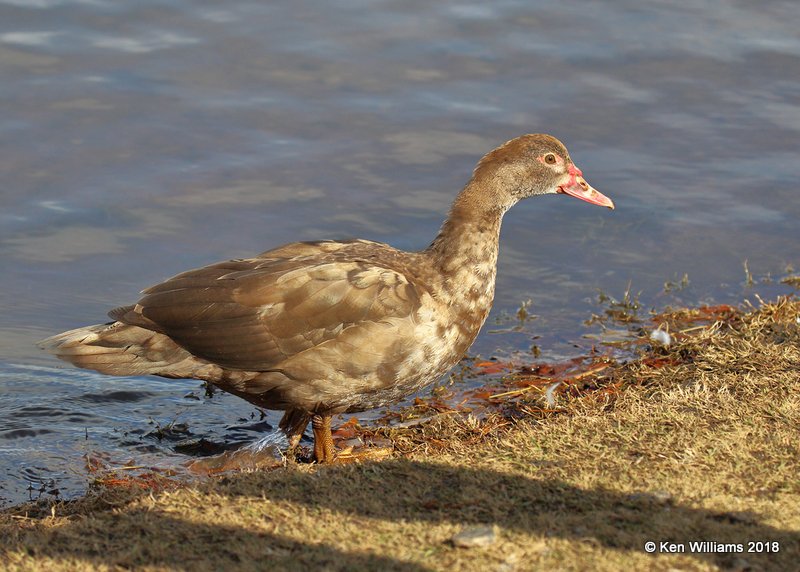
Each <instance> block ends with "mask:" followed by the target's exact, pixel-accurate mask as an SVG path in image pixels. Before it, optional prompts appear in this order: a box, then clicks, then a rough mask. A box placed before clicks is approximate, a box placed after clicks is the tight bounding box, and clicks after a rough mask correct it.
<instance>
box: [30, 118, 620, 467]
mask: <svg viewBox="0 0 800 572" xmlns="http://www.w3.org/2000/svg"><path fill="white" fill-rule="evenodd" d="M558 194H563V195H567V196H571V197H575V198H578V199H581V200H583V201H586V202H587V203H590V204H593V205H598V206H602V207H607V208H609V209H613V208H614V203H613V202H612V201H611V199H609V198H608V197H606V196H605V195H603V194H601V193H600V192H599V191H597V190H595V189H594V188H593V187H592V186H591V185H589V184H588V183H587V182H586V179H585V178H584V176H583V173H582V172H581V170H580V169H579V168H578V167H577V166H576V165H575V164H574V163H573V161H572V159H571V157H570V155H569V152H568V151H567V148H566V147H565V146H564V144H563V143H561V142H560V141H559V140H558V139H556V138H555V137H553V136H551V135H547V134H541V133H537V134H527V135H522V136H520V137H517V138H515V139H512V140H510V141H507V142H506V143H504V144H502V145H500V146H499V147H497V148H496V149H494V150H492V151H490V152H489V153H487V154H486V155H485V156H484V157H483V158H481V159H480V161H478V163H477V166H476V167H475V169H474V171H473V173H472V176H471V177H470V179H469V180H468V182H467V183H466V185H465V186H464V187H463V188H462V190H461V191H460V192H459V193H458V195H457V196H456V198H455V200H454V201H453V203H452V207H451V208H450V211H449V214H448V216H447V218H446V220H445V221H444V223H443V224H442V226H441V228H440V230H439V232H438V234H437V235H436V237H435V238H434V239H433V241H432V242H431V243H430V245H429V246H428V247H427V248H425V249H423V250H420V251H417V252H405V251H401V250H398V249H396V248H393V247H391V246H389V245H387V244H383V243H379V242H373V241H369V240H360V239H357V240H321V241H314V242H295V243H291V244H286V245H283V246H279V247H277V248H274V249H272V250H267V251H266V252H262V253H261V254H258V255H257V256H252V257H250V258H237V259H233V260H228V261H224V262H219V263H216V264H211V265H209V266H204V267H202V268H198V269H194V270H189V271H187V272H183V273H181V274H178V275H176V276H173V277H172V278H169V279H168V280H165V281H164V282H161V283H160V284H156V285H155V286H151V287H149V288H147V289H145V290H143V291H142V292H141V294H142V297H141V298H140V299H139V300H138V302H136V303H135V304H132V305H127V306H121V307H119V308H116V309H114V310H111V311H110V312H109V313H108V316H109V317H110V318H111V320H112V321H110V322H106V323H103V324H96V325H92V326H86V327H80V328H77V329H74V330H70V331H68V332H64V333H61V334H58V335H55V336H52V337H50V338H47V339H46V340H43V341H42V342H40V346H41V347H43V348H44V349H47V350H49V351H50V352H52V353H53V354H55V355H56V356H57V357H58V358H60V359H62V360H65V361H67V362H70V363H72V364H74V365H75V366H78V367H80V368H86V369H90V370H94V371H97V372H100V373H103V374H108V375H113V376H144V375H155V376H160V377H165V378H176V379H177V378H190V379H198V380H203V381H206V382H209V383H211V384H213V385H214V386H216V387H218V388H220V389H222V390H224V391H226V392H229V393H231V394H233V395H236V396H238V397H241V398H243V399H245V400H247V401H248V402H250V403H252V404H253V405H255V406H257V407H260V408H263V409H270V410H281V411H283V412H284V413H283V417H282V418H281V421H280V424H279V427H280V429H282V430H283V431H284V432H285V434H286V437H287V439H288V443H289V450H290V451H294V450H295V449H296V448H297V447H298V445H299V442H300V439H301V437H302V436H303V435H304V433H305V431H306V428H307V426H308V424H309V422H310V423H311V425H312V430H313V437H314V446H313V455H314V460H315V461H316V462H317V463H331V462H333V461H334V460H335V458H336V454H335V448H334V444H333V439H332V435H331V419H332V416H333V415H337V414H343V413H355V412H360V411H365V410H368V409H374V408H378V407H384V406H387V405H389V404H392V403H396V402H398V401H400V400H402V399H403V398H404V397H406V396H408V395H410V394H413V393H414V392H417V391H419V390H421V389H422V388H424V387H425V386H427V385H429V384H431V383H433V382H434V381H436V380H437V379H439V378H440V377H441V376H443V375H444V374H445V373H446V372H447V371H448V370H450V369H451V368H452V367H453V366H454V365H455V364H456V363H457V362H458V361H459V360H460V359H461V358H462V357H463V356H464V355H465V353H466V351H467V350H468V349H469V347H470V345H471V344H472V342H473V341H474V340H475V338H476V336H477V335H478V332H479V331H480V329H481V327H482V326H483V323H484V322H485V320H486V317H487V315H488V314H489V311H490V309H491V307H492V302H493V299H494V291H495V276H496V270H497V257H498V249H499V241H500V226H501V223H502V220H503V216H504V215H505V213H506V212H507V211H508V210H509V209H510V208H511V207H512V206H514V205H515V204H516V203H518V202H519V201H520V200H523V199H526V198H529V197H534V196H540V195H558Z"/></svg>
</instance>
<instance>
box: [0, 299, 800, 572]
mask: <svg viewBox="0 0 800 572" xmlns="http://www.w3.org/2000/svg"><path fill="white" fill-rule="evenodd" d="M799 320H800V302H798V301H797V300H794V299H781V300H779V301H778V302H776V303H773V304H765V305H763V306H762V307H761V308H759V309H753V308H751V309H750V310H749V311H745V310H740V309H736V308H731V307H729V306H717V307H710V308H709V307H707V308H700V309H695V310H680V311H674V312H669V313H665V314H661V315H658V316H655V317H654V318H653V321H652V323H651V324H649V325H648V327H649V329H651V330H652V328H654V327H656V326H658V327H660V328H662V329H663V330H664V331H669V332H670V334H671V338H672V341H671V343H670V345H669V346H668V347H664V346H661V345H655V344H651V342H650V340H649V338H648V337H647V336H646V335H643V336H642V337H641V338H639V339H635V340H633V341H631V342H630V344H629V346H628V347H627V348H626V351H628V352H629V354H628V355H629V356H633V357H629V358H627V359H626V360H624V361H621V358H620V354H615V355H616V358H615V357H612V356H611V355H610V354H607V353H604V351H603V350H602V346H600V350H598V351H597V352H596V353H594V354H593V355H590V356H587V357H586V358H583V359H580V360H573V361H571V362H568V363H565V364H555V365H553V364H544V363H542V364H533V365H528V366H526V367H524V368H519V367H516V368H514V367H511V368H510V369H509V367H510V366H504V365H503V364H500V365H498V364H496V363H495V362H483V363H478V364H475V365H474V368H473V369H474V370H476V371H478V372H480V371H481V370H483V371H485V372H488V373H495V374H497V373H502V372H504V373H505V375H503V376H502V377H500V378H498V379H496V380H495V381H492V383H490V384H488V385H486V386H485V387H483V388H482V389H480V390H476V391H472V392H470V393H469V394H468V395H466V396H464V398H463V399H461V400H460V401H459V402H457V403H456V404H455V405H453V401H452V399H447V398H446V397H447V396H446V395H441V392H440V394H439V395H434V396H433V397H432V398H430V399H428V400H421V401H420V402H419V403H418V404H417V405H416V406H415V407H414V408H411V409H410V410H407V411H403V412H401V413H399V414H398V415H399V416H400V417H401V421H402V423H401V425H403V427H401V428H394V429H391V428H390V429H386V428H384V429H376V428H372V429H370V428H367V429H361V428H357V427H355V425H354V424H352V423H351V424H349V425H348V426H347V427H346V428H344V429H342V430H341V431H340V433H339V436H340V437H341V438H342V439H345V438H348V439H352V438H353V436H354V435H358V436H360V437H362V438H363V439H365V440H370V439H373V440H382V441H383V442H384V443H386V442H387V441H388V442H389V443H390V444H391V445H392V447H393V449H394V453H393V455H392V456H391V458H389V459H386V460H382V461H374V460H369V461H364V462H361V463H353V464H337V465H333V466H329V467H323V466H316V465H309V464H297V463H290V464H288V465H287V466H286V467H285V468H280V469H278V470H272V471H256V472H238V473H228V474H225V475H224V476H221V477H217V478H214V479H211V480H206V481H205V482H203V483H200V484H192V485H176V483H174V482H173V481H169V480H159V479H157V478H155V477H152V476H150V477H148V478H149V479H150V481H149V482H148V481H147V480H146V479H141V480H137V479H136V478H135V477H133V476H131V477H129V478H128V479H127V484H126V485H125V486H114V485H119V483H114V482H110V481H109V482H107V483H106V486H102V487H98V489H97V490H95V491H93V492H92V493H91V494H90V495H88V496H87V497H85V498H83V499H80V500H77V501H71V502H62V503H56V504H50V505H48V504H45V503H40V504H31V505H25V506H20V507H16V508H14V509H11V510H8V511H6V512H5V513H3V514H2V515H0V533H1V534H2V536H3V543H2V550H3V552H2V553H0V564H2V567H3V569H6V570H76V569H81V570H115V569H129V568H135V569H147V570H167V569H168V570H222V569H225V570H236V569H242V570H270V569H275V570H295V569H296V570H308V569H311V570H408V571H418V570H420V571H421V570H481V571H483V570H536V569H559V570H622V569H633V570H635V569H648V570H716V569H726V570H791V569H796V567H797V562H800V502H798V501H800V480H799V479H798V477H797V475H798V474H800V440H799V439H798V428H800V323H798V321H799ZM613 350H614V351H615V352H616V351H618V350H619V348H618V344H616V345H615V346H614V348H613ZM504 368H505V369H504ZM506 370H507V371H506ZM558 382H560V383H559V385H558V386H555V385H554V384H555V383H558ZM548 390H549V391H548ZM444 391H446V390H444ZM415 419H420V420H421V419H425V421H424V422H419V423H416V421H415ZM120 478H122V477H120ZM473 525H489V526H492V525H494V526H496V529H495V530H496V531H497V535H496V539H495V540H494V541H493V542H490V543H488V545H487V546H480V547H474V548H460V547H456V546H454V545H453V543H452V542H451V539H452V538H453V536H454V535H455V534H457V533H458V532H460V531H461V530H463V529H464V528H468V527H470V526H473ZM647 541H654V542H656V543H657V544H660V543H661V541H668V542H672V543H675V544H676V545H680V544H683V545H684V548H685V552H684V553H678V554H664V553H656V554H648V553H646V552H645V550H644V545H645V543H646V542H647ZM691 541H709V542H710V541H714V542H718V543H731V544H742V545H743V550H744V552H742V553H738V552H733V553H731V552H725V553H720V552H705V553H697V552H695V553H692V552H690V546H689V544H688V543H689V542H691ZM751 541H752V542H767V543H769V544H768V545H767V548H770V549H772V550H774V549H775V548H776V547H777V548H778V551H777V552H774V551H773V552H763V551H761V552H748V551H747V550H748V548H750V546H749V545H748V543H749V542H751ZM776 543H777V544H776ZM753 548H763V546H762V545H755V546H753Z"/></svg>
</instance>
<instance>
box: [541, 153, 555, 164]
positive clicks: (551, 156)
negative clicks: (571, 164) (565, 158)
mask: <svg viewBox="0 0 800 572" xmlns="http://www.w3.org/2000/svg"><path fill="white" fill-rule="evenodd" d="M544 162H545V163H547V164H548V165H555V164H556V162H557V160H556V156H555V155H554V154H553V153H548V154H547V155H545V156H544Z"/></svg>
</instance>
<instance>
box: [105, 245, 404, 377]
mask: <svg viewBox="0 0 800 572" xmlns="http://www.w3.org/2000/svg"><path fill="white" fill-rule="evenodd" d="M365 244H366V243H362V242H353V243H332V242H324V243H298V244H296V245H286V246H284V247H281V248H279V249H276V250H273V251H269V252H266V253H264V254H262V255H260V256H258V257H255V258H250V259H239V260H231V261H227V262H221V263H218V264H212V265H210V266H206V267H203V268H199V269H197V270H190V271H188V272H183V273H181V274H178V275H177V276H175V277H173V278H171V279H169V280H166V281H165V282H162V283H160V284H157V285H155V286H152V287H150V288H147V289H146V290H144V291H143V294H144V295H143V297H142V298H141V299H140V300H139V302H138V303H137V304H136V305H135V306H133V307H125V308H120V309H117V310H115V311H114V315H113V317H114V318H116V319H118V320H120V321H123V322H125V323H130V324H135V325H140V326H144V325H148V327H150V328H151V329H155V330H157V331H159V332H162V333H164V334H166V335H168V336H169V337H170V338H172V339H173V340H174V341H175V342H177V343H178V344H179V345H181V346H182V347H184V348H185V349H187V350H188V351H189V352H191V353H192V354H194V355H195V356H198V357H201V358H203V359H206V360H208V361H211V362H213V363H217V364H219V365H221V366H223V367H228V368H234V369H243V370H250V371H265V370H270V369H276V368H278V367H279V364H281V363H282V362H284V361H286V360H290V361H291V362H292V363H298V362H297V360H296V359H292V358H294V357H296V356H298V354H304V355H305V356H306V357H307V359H310V360H312V361H313V362H314V363H316V364H317V365H314V366H313V367H311V369H312V370H315V371H316V370H317V369H319V368H322V366H323V365H324V363H325V359H326V358H325V356H326V355H334V354H335V355H338V356H340V357H341V356H345V357H347V355H348V352H350V353H353V352H359V351H360V352H361V353H362V354H364V355H363V356H362V357H358V356H351V357H352V359H353V360H355V361H356V362H357V361H359V360H362V361H364V363H365V364H373V362H375V360H377V359H378V355H377V354H376V353H375V352H374V351H372V350H371V349H370V348H369V347H368V346H369V341H370V334H369V330H370V324H378V323H380V322H382V321H385V320H386V319H389V318H400V319H408V320H412V319H413V314H414V312H415V310H416V309H417V308H418V307H419V299H420V292H418V291H417V288H416V287H415V286H414V284H413V283H412V282H410V281H409V277H408V276H407V274H408V271H407V270H406V269H403V268H389V267H388V265H387V264H383V265H382V264H380V263H377V262H375V261H374V259H373V260H372V261H369V260H365V259H363V257H358V256H357V255H356V254H357V252H356V253H355V254H354V253H353V252H351V251H353V250H356V251H357V250H358V247H363V246H364V245H365ZM376 244H377V243H370V245H369V247H370V249H374V248H375V245H376ZM380 246H381V247H385V248H386V249H390V247H388V246H384V245H380ZM390 250H391V249H390ZM389 258H392V257H391V256H390V257H389ZM314 348H317V349H319V350H320V351H319V352H314V353H313V355H311V354H309V353H308V350H312V349H314ZM364 367H367V365H365V366H364ZM370 367H371V365H370Z"/></svg>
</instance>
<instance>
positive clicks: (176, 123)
mask: <svg viewBox="0 0 800 572" xmlns="http://www.w3.org/2000/svg"><path fill="white" fill-rule="evenodd" d="M798 29H800V15H798V12H797V8H796V5H795V3H794V2H791V1H786V2H778V1H775V2H745V1H740V2H731V1H721V0H719V1H713V0H709V1H706V2H702V3H693V5H692V6H685V5H684V4H682V3H670V2H658V3H650V4H648V5H641V3H639V2H633V1H632V0H630V1H620V2H615V3H612V4H608V3H606V4H600V3H593V2H571V3H569V4H568V5H555V4H553V3H548V2H530V1H516V2H515V1H505V2H494V3H492V4H491V6H489V5H487V4H486V3H479V2H472V3H470V2H448V1H444V2H437V3H429V2H415V1H411V0H395V1H385V2H362V1H345V2H338V3H336V6H335V7H333V6H331V5H329V3H325V2H305V3H302V5H300V4H298V3H292V2H270V3H261V2H241V1H240V2H237V1H232V2H226V3H225V4H224V5H223V4H220V3H216V2H185V1H161V2H159V1H150V2H132V1H130V0H114V1H113V2H112V1H110V0H109V1H104V0H75V1H69V0H24V1H23V0H0V73H2V78H3V81H2V83H0V98H2V109H3V114H2V117H0V146H2V149H0V169H1V170H2V173H3V180H2V186H1V187H0V270H2V272H0V391H2V396H3V397H2V400H0V503H11V502H18V501H20V500H23V499H25V498H28V495H29V494H31V493H29V491H28V490H26V489H27V488H28V487H29V485H31V484H32V487H33V488H34V489H36V490H37V491H38V489H40V488H42V489H46V490H53V489H54V488H57V489H59V491H60V493H61V495H62V496H69V495H71V494H76V493H78V492H80V491H81V490H82V489H83V488H84V487H85V484H86V482H87V478H88V477H87V472H86V469H85V467H84V460H83V455H86V454H101V455H106V456H107V458H108V459H109V463H110V464H114V463H117V464H122V463H125V462H127V461H128V460H133V461H134V462H137V463H152V464H158V463H164V464H167V465H168V464H169V463H173V464H174V463H181V462H184V461H185V460H186V459H187V457H188V455H187V454H185V453H181V452H180V450H183V449H181V448H180V447H177V444H179V443H185V442H187V441H191V440H192V439H199V438H201V437H203V438H206V439H208V440H211V441H214V442H217V443H222V444H223V445H224V446H229V445H231V444H234V443H237V442H242V441H245V440H248V439H251V440H252V439H253V438H254V437H255V436H257V435H259V434H261V433H263V432H264V430H266V429H268V428H269V427H270V426H273V425H274V424H275V421H276V418H275V417H274V416H272V415H270V416H268V417H267V418H266V419H264V420H262V419H260V415H259V414H258V413H257V412H256V411H255V410H254V409H253V408H252V407H251V406H249V405H248V404H247V403H245V402H243V401H241V400H239V399H237V398H232V397H230V396H227V395H219V394H218V395H215V396H214V397H213V398H208V397H206V396H205V395H204V391H203V389H202V387H201V386H200V384H199V383H198V382H195V381H191V380H189V381H168V380H160V379H157V378H129V379H114V378H106V377H103V376H99V375H95V374H93V373H91V372H83V371H78V370H74V369H70V368H68V367H67V366H65V365H62V364H60V362H58V361H57V360H55V359H53V358H51V357H49V356H46V355H43V354H42V353H41V352H40V351H39V350H38V349H36V347H35V346H34V342H35V341H36V340H38V339H41V338H43V337H46V336H48V335H51V334H53V333H56V332H60V331H62V330H66V329H70V328H73V327H77V326H79V325H85V324H91V323H98V322H100V321H103V320H104V319H105V313H106V311H107V310H109V309H110V308H113V307H115V306H118V305H121V304H126V303H130V302H132V301H135V300H136V298H137V294H138V291H139V290H140V289H141V288H143V287H145V286H147V285H150V284H153V283H155V282H158V281H160V280H162V279H164V278H166V277H168V276H170V275H172V274H175V273H177V272H179V271H182V270H185V269H188V268H192V267H196V266H200V265H203V264H206V263H211V262H215V261H217V260H222V259H226V258H231V257H236V256H245V255H248V254H253V253H256V252H259V251H262V250H265V249H267V248H270V247H273V246H277V245H279V244H282V243H285V242H289V241H294V240H311V239H319V238H331V237H339V238H344V237H353V236H359V237H364V238H370V239H373V240H380V241H386V242H390V243H392V244H393V245H395V246H398V247H401V248H406V249H418V248H422V247H424V246H426V245H427V243H428V242H429V241H430V240H431V238H432V237H433V236H434V234H435V233H436V230H437V229H438V226H439V224H440V222H441V219H442V217H443V214H444V212H445V211H446V209H447V206H448V204H449V202H450V200H451V199H452V198H453V197H454V195H455V193H456V192H457V191H458V189H459V188H460V187H461V185H463V183H464V182H465V181H466V179H467V177H468V176H469V173H470V172H471V169H472V167H473V166H474V163H475V162H476V160H477V159H478V158H479V157H480V156H481V155H482V154H483V153H485V152H487V151H489V150H490V149H492V148H493V147H495V146H496V145H498V144H500V143H502V142H503V141H505V140H507V139H510V138H512V137H514V136H516V135H519V134H521V133H525V132H535V131H546V132H550V133H553V134H555V135H557V136H558V137H559V138H561V139H562V140H563V141H564V142H565V143H566V144H567V145H568V147H569V149H570V151H571V154H572V156H573V158H574V159H575V161H576V163H577V164H578V165H579V166H580V167H581V168H582V169H583V171H584V173H585V174H586V177H587V179H588V180H589V182H590V183H591V184H592V185H594V186H595V187H596V188H597V189H598V190H600V191H601V192H603V193H605V194H607V195H608V196H610V197H612V198H613V199H614V201H615V203H616V205H617V210H616V211H615V212H613V213H612V212H608V211H606V210H604V209H599V208H596V207H592V206H589V205H587V204H585V203H582V202H580V201H576V200H573V199H568V198H567V197H546V198H541V199H534V200H531V201H528V202H526V203H523V204H521V205H519V206H517V207H516V208H515V209H514V210H513V211H512V212H511V213H510V214H509V215H508V216H507V217H506V220H505V222H504V228H503V238H502V247H501V257H500V263H499V275H498V285H497V290H498V296H497V300H496V304H495V310H494V312H493V315H492V316H491V317H490V322H489V324H488V327H487V331H485V332H484V333H483V334H482V335H481V336H480V338H479V340H478V342H477V344H476V346H475V347H474V348H473V352H474V353H480V354H482V355H491V354H494V353H501V354H502V353H504V352H505V353H509V352H514V351H525V350H527V348H529V347H530V346H531V344H532V343H536V344H537V345H538V346H539V347H540V348H541V350H542V351H543V354H544V356H545V357H548V358H558V357H563V356H567V355H575V354H576V353H580V351H581V349H582V347H583V346H586V345H587V344H588V343H589V342H587V341H586V340H583V339H582V338H581V334H582V333H583V332H585V330H586V327H585V326H584V325H583V324H582V322H583V320H585V319H586V318H587V317H588V316H589V315H590V313H591V312H592V311H597V307H596V305H595V302H594V300H595V298H596V295H597V290H598V289H602V290H603V291H606V292H608V293H610V294H612V295H614V296H617V297H620V296H621V295H622V293H623V292H624V290H625V288H626V287H627V285H628V283H629V282H630V283H631V287H632V289H633V291H634V292H638V291H641V292H642V294H641V299H642V301H643V302H644V303H645V305H646V306H658V307H660V306H663V305H665V304H668V303H690V304H695V303H700V302H707V301H718V302H730V301H735V300H738V299H740V298H741V296H743V295H752V294H753V293H754V292H759V291H760V292H765V293H767V294H775V293H779V292H786V291H789V289H788V288H785V287H782V286H780V285H775V284H772V285H760V286H758V287H757V288H747V287H746V286H745V285H744V280H745V274H744V270H743V268H742V264H743V261H744V260H748V261H749V268H750V270H751V271H752V272H753V274H754V275H755V276H756V278H759V277H764V276H766V275H767V274H768V273H771V274H772V275H774V276H777V275H780V274H782V273H783V272H784V271H785V267H786V265H787V264H793V265H794V266H795V267H796V268H797V267H800V255H798V248H797V244H798V243H799V239H800V225H798V223H797V221H798V216H800V200H799V199H798V195H797V181H798V179H799V178H800V177H798V176H799V175H800V164H798V162H797V149H798V148H799V147H800V33H799V32H798ZM684 273H687V274H688V276H689V279H690V281H691V282H690V286H689V287H688V288H686V289H683V290H680V291H678V292H672V293H669V294H666V293H664V292H663V291H662V289H663V284H664V282H665V281H668V280H672V281H677V280H679V279H680V278H681V277H682V276H683V275H684ZM528 299H531V300H532V305H531V307H530V310H531V311H532V312H533V313H534V314H536V315H537V316H538V318H536V319H535V320H532V321H530V322H528V324H527V325H526V327H525V328H524V329H523V331H521V332H516V333H513V332H512V333H506V334H491V333H489V332H488V329H490V328H491V329H506V328H508V327H509V326H510V325H512V323H511V322H512V321H509V320H506V319H504V316H509V315H513V314H514V313H515V312H516V309H517V307H518V306H519V304H520V303H521V302H522V301H525V300H528ZM498 320H499V321H500V324H499V325H498V324H497V321H498ZM536 336H538V337H536ZM573 344H577V345H578V346H580V347H574V345H573ZM187 396H188V397H187ZM171 423H173V424H174V425H170V424H171ZM164 427H173V428H180V431H178V430H177V429H176V430H175V431H171V432H167V433H166V434H165V432H164V431H163V430H159V428H160V429H163V428H164ZM159 437H160V439H159ZM176 447H177V448H176ZM33 494H34V496H35V495H37V494H39V493H38V492H36V493H33ZM46 494H47V493H46V492H45V495H46Z"/></svg>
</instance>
